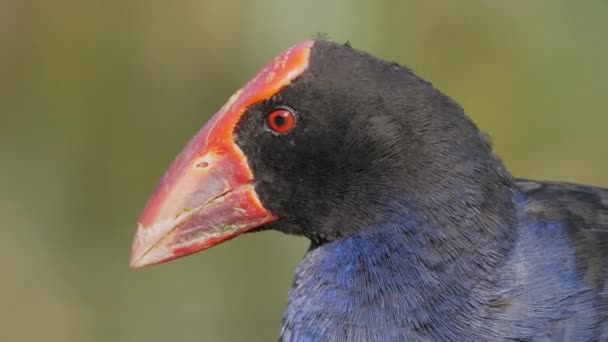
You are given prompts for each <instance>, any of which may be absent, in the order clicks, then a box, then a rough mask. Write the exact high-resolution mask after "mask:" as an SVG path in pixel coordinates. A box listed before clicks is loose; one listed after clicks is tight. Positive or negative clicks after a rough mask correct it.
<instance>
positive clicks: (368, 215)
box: [130, 38, 608, 342]
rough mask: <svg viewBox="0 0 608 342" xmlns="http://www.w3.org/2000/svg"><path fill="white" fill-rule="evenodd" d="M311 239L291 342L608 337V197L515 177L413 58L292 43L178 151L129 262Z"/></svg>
mask: <svg viewBox="0 0 608 342" xmlns="http://www.w3.org/2000/svg"><path fill="white" fill-rule="evenodd" d="M268 230H274V231H279V232H282V233H286V234H292V235H296V236H300V237H303V238H307V239H308V240H309V241H310V245H309V247H308V249H307V251H306V252H305V254H304V256H303V258H302V260H301V262H300V264H299V265H298V267H297V269H296V270H295V275H294V278H293V282H292V288H291V290H290V292H289V294H288V303H287V308H286V312H285V314H284V317H283V320H282V323H281V328H280V333H279V336H280V337H279V340H280V341H307V342H308V341H476V342H477V341H608V324H607V322H608V320H607V314H608V306H607V305H608V302H607V300H608V287H607V280H608V245H607V243H608V240H607V238H608V234H607V232H608V189H603V188H600V187H595V186H590V185H579V184H573V183H566V182H558V181H537V180H528V179H520V178H515V177H514V176H512V175H511V174H510V173H509V172H508V170H507V169H506V167H505V166H504V164H503V163H502V161H501V160H500V158H499V157H498V156H497V155H496V154H495V152H494V150H493V148H492V144H491V142H490V139H489V138H488V136H487V135H486V134H485V133H484V132H482V131H481V130H480V129H479V128H478V127H477V126H476V125H475V123H473V121H472V120H471V119H470V118H469V117H468V116H467V115H466V113H465V111H464V109H463V108H462V107H461V106H460V105H459V104H458V103H457V102H455V101H454V100H452V99H451V98H450V97H448V96H447V95H445V94H444V93H442V92H441V91H440V90H438V89H436V88H435V87H434V86H433V85H432V84H431V83H429V82H428V81H426V80H424V79H423V78H421V77H419V76H417V75H416V74H415V73H414V72H413V71H412V70H410V69H409V68H407V67H405V66H402V65H400V64H398V63H395V62H390V61H385V60H383V59H380V58H377V57H375V56H373V55H371V54H369V53H367V52H364V51H361V50H357V49H355V48H353V47H352V46H351V45H350V43H346V44H342V43H338V42H334V41H331V40H329V39H326V38H315V39H311V40H305V41H302V42H300V43H297V44H295V45H294V46H292V47H291V48H289V49H287V50H285V51H283V52H281V53H280V54H279V55H278V56H277V57H276V58H274V59H273V60H272V61H271V62H270V63H269V64H267V65H266V66H265V67H264V68H262V69H261V70H260V71H259V72H258V73H257V74H256V76H255V77H254V78H253V79H251V80H250V81H249V82H248V83H246V85H245V86H244V87H243V88H241V89H240V90H238V91H237V92H236V93H235V94H234V95H233V96H232V97H230V99H229V100H228V101H227V103H226V104H225V105H224V106H223V107H222V108H221V109H220V110H219V111H218V112H217V113H216V114H215V115H214V116H213V117H212V118H211V119H210V120H209V121H208V122H207V123H206V124H205V125H204V126H203V127H202V128H201V129H200V130H199V131H198V133H196V135H195V136H194V137H193V138H192V139H191V140H190V142H189V143H188V144H187V145H186V146H185V147H184V148H183V150H182V151H181V152H180V153H179V155H178V156H177V158H176V159H175V160H174V161H173V163H172V164H171V166H170V167H169V168H168V170H167V171H166V172H165V174H164V176H163V177H162V178H161V180H160V182H159V183H158V185H157V187H156V190H154V192H153V194H152V195H151V197H150V198H149V200H148V202H147V204H146V206H145V207H144V209H143V212H142V214H141V216H140V218H139V221H138V227H137V231H136V234H135V238H134V240H133V245H132V249H131V264H130V265H131V267H133V268H139V267H142V266H147V265H153V264H158V263H162V262H166V261H169V260H173V259H176V258H179V257H183V256H186V255H190V254H193V253H196V252H199V251H202V250H204V249H207V248H209V247H212V246H216V245H218V244H220V243H222V242H224V241H227V240H230V239H232V238H234V237H236V236H239V235H241V234H244V233H248V232H259V231H268Z"/></svg>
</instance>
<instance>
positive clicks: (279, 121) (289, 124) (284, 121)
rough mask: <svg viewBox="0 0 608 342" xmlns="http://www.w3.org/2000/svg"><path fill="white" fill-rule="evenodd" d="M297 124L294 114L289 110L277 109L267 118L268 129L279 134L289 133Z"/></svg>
mask: <svg viewBox="0 0 608 342" xmlns="http://www.w3.org/2000/svg"><path fill="white" fill-rule="evenodd" d="M295 123H296V119H295V117H294V115H293V113H292V112H290V111H288V110H287V109H275V110H273V111H272V112H270V114H268V117H267V118H266V124H267V125H268V128H270V129H271V130H273V131H275V132H277V133H286V132H289V131H290V130H291V129H292V128H293V125H294V124H295Z"/></svg>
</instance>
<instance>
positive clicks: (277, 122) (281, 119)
mask: <svg viewBox="0 0 608 342" xmlns="http://www.w3.org/2000/svg"><path fill="white" fill-rule="evenodd" d="M274 124H275V125H277V126H283V125H285V118H284V117H282V116H276V117H275V118H274Z"/></svg>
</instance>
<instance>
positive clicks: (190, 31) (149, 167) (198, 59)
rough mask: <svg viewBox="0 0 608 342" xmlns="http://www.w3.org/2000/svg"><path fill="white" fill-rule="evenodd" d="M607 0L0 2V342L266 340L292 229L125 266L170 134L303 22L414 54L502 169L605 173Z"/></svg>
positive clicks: (533, 173) (572, 176) (605, 180)
mask: <svg viewBox="0 0 608 342" xmlns="http://www.w3.org/2000/svg"><path fill="white" fill-rule="evenodd" d="M607 23H608V2H606V1H591V0H590V1H579V2H577V1H572V0H570V1H561V0H551V1H549V0H547V1H526V0H518V1H428V2H426V4H424V2H423V1H394V2H391V1H375V2H372V1H369V2H362V1H346V0H340V1H333V2H329V1H327V2H326V1H307V2H305V1H280V0H275V1H254V0H251V1H222V2H220V1H200V0H196V1H195V0H187V1H143V0H140V1H118V0H116V1H89V0H83V1H64V0H57V1H42V0H38V1H35V0H20V1H18V0H12V1H11V0H8V1H6V0H5V1H2V2H0V115H1V116H0V158H1V159H0V163H1V164H0V166H1V167H0V218H1V220H2V221H1V224H0V226H1V229H2V230H1V232H2V236H1V238H0V260H1V261H0V267H1V271H2V278H1V282H0V303H1V307H2V310H1V312H0V340H2V341H50V342H53V341H62V342H70V341H272V340H276V337H277V334H278V331H279V326H280V319H281V315H282V312H283V310H284V307H285V301H286V296H287V291H288V289H289V287H290V282H291V275H292V272H293V270H294V268H295V266H296V265H297V263H298V261H299V259H300V257H301V256H302V254H303V252H304V250H305V248H306V245H307V242H306V241H304V240H303V239H297V238H294V237H288V236H284V235H281V234H279V233H262V234H250V235H247V236H243V237H240V238H238V239H236V240H233V241H231V242H229V243H227V244H224V245H221V246H219V247H217V248H214V249H211V250H209V251H206V252H204V253H201V254H197V255H195V256H192V257H189V258H185V259H180V260H178V261H175V262H172V263H169V264H166V265H161V266H157V267H152V268H147V269H144V270H141V271H131V270H130V269H129V268H128V262H129V249H130V244H131V239H132V236H133V233H134V231H135V226H136V221H137V218H138V215H139V211H140V210H141V209H142V207H143V205H144V203H145V201H146V199H147V196H148V195H149V194H150V193H151V192H152V190H153V188H154V186H155V184H156V181H157V180H158V179H159V178H160V176H161V175H162V173H163V171H164V170H165V168H166V167H167V166H168V164H169V163H170V161H171V160H172V159H173V157H174V156H175V155H176V153H177V152H178V151H179V150H180V149H181V147H182V146H183V144H184V143H185V142H186V141H187V140H188V139H189V138H190V137H191V136H192V135H193V134H194V132H195V131H197V130H198V129H199V127H200V126H201V125H202V124H203V123H204V122H205V121H206V120H207V118H208V117H209V116H210V115H211V114H213V113H214V112H215V111H216V110H217V109H218V108H219V107H220V106H221V105H222V104H223V103H224V101H226V99H227V98H228V97H229V96H230V95H231V94H232V93H233V92H234V91H235V90H236V89H238V88H239V87H240V86H241V85H242V84H243V83H244V82H246V81H247V80H248V79H249V78H250V77H251V76H253V75H254V73H255V72H256V71H257V69H258V68H260V67H261V66H262V65H264V64H265V63H266V62H267V61H269V60H270V59H271V58H273V57H274V56H275V55H276V54H277V53H279V52H280V51H281V50H283V49H284V48H286V47H288V46H290V45H292V44H293V43H295V42H298V41H300V40H303V39H306V38H309V37H312V36H313V35H315V33H317V32H326V33H327V34H328V35H329V36H330V37H332V38H334V39H335V40H338V41H345V40H350V41H351V42H352V44H353V46H354V47H356V48H361V49H364V50H367V51H369V52H372V53H373V54H376V55H378V56H381V57H383V58H386V59H390V60H396V61H399V62H401V63H403V64H406V65H408V66H410V67H412V68H413V69H414V70H415V71H416V72H417V73H419V74H420V75H422V76H423V77H425V78H426V79H428V80H430V81H432V82H433V84H434V85H436V86H437V87H438V88H440V89H441V90H443V91H444V92H446V93H447V94H449V95H450V96H452V97H453V98H454V99H456V100H457V101H458V102H459V103H461V104H462V105H463V106H464V108H465V110H466V111H467V112H468V113H469V115H471V116H472V117H473V119H474V120H475V121H476V122H477V123H478V124H479V125H480V126H481V127H482V128H483V129H484V130H485V131H487V132H488V133H490V135H491V136H492V137H493V139H494V141H495V145H496V149H497V151H498V152H499V154H500V155H501V156H502V157H503V159H504V160H505V162H506V164H507V165H508V167H509V168H510V170H511V171H512V172H513V173H514V174H515V175H517V176H526V177H534V178H546V179H560V180H568V181H576V182H583V183H592V184H597V185H603V186H608V153H606V151H605V148H606V145H607V142H608V138H606V135H605V134H606V131H608V109H607V108H608V106H607V105H606V102H604V101H606V96H607V94H606V90H607V89H608V88H607V86H606V82H607V80H608V66H607V64H608V40H607V38H606V37H608V24H607Z"/></svg>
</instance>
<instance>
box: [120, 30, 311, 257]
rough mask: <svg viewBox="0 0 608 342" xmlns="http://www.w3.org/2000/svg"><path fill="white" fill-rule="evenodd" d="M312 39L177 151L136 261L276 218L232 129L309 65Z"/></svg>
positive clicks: (146, 216) (145, 216) (199, 245)
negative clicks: (257, 189) (258, 191)
mask: <svg viewBox="0 0 608 342" xmlns="http://www.w3.org/2000/svg"><path fill="white" fill-rule="evenodd" d="M313 44H314V42H313V41H310V40H307V41H303V42H301V43H299V44H296V45H294V46H293V47H291V48H290V49H288V50H286V51H284V52H283V53H281V54H280V55H279V56H277V57H276V58H275V59H274V60H273V61H272V62H271V63H270V64H268V65H266V67H264V68H263V69H262V70H261V71H260V72H259V73H258V74H257V75H256V76H255V77H254V78H253V79H252V80H251V81H249V82H248V83H247V84H246V85H245V86H244V87H243V89H241V90H239V91H238V92H237V93H236V94H234V95H233V96H232V97H231V98H230V99H229V100H228V102H227V103H226V104H225V105H224V107H222V109H220V111H219V112H218V113H216V114H215V115H214V116H213V117H212V118H211V120H209V122H207V124H206V125H205V126H204V127H203V128H202V129H201V130H200V131H199V132H198V133H197V134H196V135H195V136H194V138H192V140H191V141H190V142H189V143H188V145H186V147H185V148H184V149H183V150H182V152H181V153H180V154H179V155H178V156H177V158H176V159H175V161H174V162H173V164H172V165H171V166H170V167H169V170H167V172H166V173H165V176H164V177H163V179H162V180H161V181H160V183H159V184H158V186H157V188H156V190H155V192H154V194H153V195H152V196H151V197H150V199H149V200H148V203H147V204H146V207H145V208H144V211H143V213H142V214H141V217H140V218H139V225H138V228H137V233H136V234H135V240H134V241H133V247H132V249H131V267H133V268H137V267H142V266H146V265H152V264H158V263H161V262H164V261H169V260H172V259H175V258H179V257H182V256H186V255H188V254H192V253H195V252H198V251H201V250H203V249H206V248H209V247H212V246H214V245H217V244H218V243H220V242H222V241H225V240H228V239H230V238H233V237H235V236H237V235H239V234H242V233H244V232H246V231H248V230H250V229H253V228H256V227H259V226H261V225H263V224H265V223H268V222H271V221H274V220H276V219H277V217H276V216H275V215H274V214H272V213H271V212H269V211H268V210H267V209H266V208H264V206H263V205H262V203H261V202H260V199H259V198H258V195H257V194H256V192H255V188H254V177H253V174H252V172H251V170H250V168H249V166H248V164H247V158H246V157H245V155H244V154H243V152H242V151H241V149H240V148H239V147H238V145H237V144H236V142H235V141H234V137H233V134H234V130H235V127H236V125H237V124H238V122H239V120H240V119H241V117H242V116H243V115H244V113H245V111H246V110H247V108H248V107H249V106H250V105H252V104H254V103H256V102H259V101H262V100H264V99H267V98H270V97H271V96H273V95H274V94H276V93H277V92H278V91H279V90H280V89H281V88H283V87H284V86H286V85H288V84H289V83H290V82H291V81H293V80H294V79H295V78H296V77H298V76H299V75H300V74H302V73H303V72H304V70H306V68H307V67H308V59H309V54H310V49H311V47H312V46H313Z"/></svg>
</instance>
